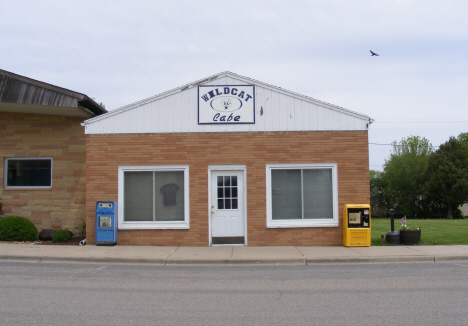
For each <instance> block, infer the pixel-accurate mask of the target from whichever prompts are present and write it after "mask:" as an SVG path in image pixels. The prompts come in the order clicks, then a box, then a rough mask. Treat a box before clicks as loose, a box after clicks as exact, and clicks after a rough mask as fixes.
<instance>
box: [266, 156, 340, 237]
mask: <svg viewBox="0 0 468 326" xmlns="http://www.w3.org/2000/svg"><path fill="white" fill-rule="evenodd" d="M266 171H267V227H273V228H279V227H315V226H338V207H337V206H338V204H337V203H338V198H337V197H338V192H337V189H336V188H337V184H338V182H337V172H336V171H337V165H336V163H329V164H268V165H267V166H266Z"/></svg>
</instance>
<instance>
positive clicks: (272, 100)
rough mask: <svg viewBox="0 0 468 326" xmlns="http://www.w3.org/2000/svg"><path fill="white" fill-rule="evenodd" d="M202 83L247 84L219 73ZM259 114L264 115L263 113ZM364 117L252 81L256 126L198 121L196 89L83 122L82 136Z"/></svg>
mask: <svg viewBox="0 0 468 326" xmlns="http://www.w3.org/2000/svg"><path fill="white" fill-rule="evenodd" d="M205 84H206V85H246V84H248V83H246V82H245V81H244V80H240V79H236V78H233V77H229V76H223V77H220V78H218V79H215V80H211V81H208V82H206V83H205ZM262 113H263V114H262ZM368 122H369V118H367V117H365V116H360V115H359V114H354V113H352V112H351V111H350V112H346V110H338V109H334V108H333V107H332V106H330V107H327V106H326V105H321V104H320V103H314V102H313V101H309V100H307V98H305V97H301V96H295V95H294V94H290V93H288V92H286V91H282V90H279V91H276V90H274V89H272V88H271V87H268V86H265V87H264V86H262V85H257V84H256V85H255V124H213V125H210V124H205V125H198V88H197V86H193V87H191V88H186V89H184V90H182V91H174V92H172V93H170V94H169V95H166V96H161V97H159V98H156V99H154V100H151V99H149V100H148V101H142V102H141V103H140V104H138V103H137V104H134V105H133V106H130V107H128V108H123V109H120V110H117V111H116V112H115V113H113V112H112V111H111V112H110V113H108V114H106V115H103V116H102V117H98V119H96V118H95V119H92V121H90V122H86V123H85V126H86V134H126V133H186V132H189V133H192V132H243V131H252V132H256V131H257V132H264V131H321V130H367V127H368V126H367V123H368Z"/></svg>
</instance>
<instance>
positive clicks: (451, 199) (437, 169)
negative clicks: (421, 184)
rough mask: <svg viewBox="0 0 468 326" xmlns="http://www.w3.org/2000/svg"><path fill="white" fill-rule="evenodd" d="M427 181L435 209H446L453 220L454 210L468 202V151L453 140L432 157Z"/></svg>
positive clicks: (428, 166)
mask: <svg viewBox="0 0 468 326" xmlns="http://www.w3.org/2000/svg"><path fill="white" fill-rule="evenodd" d="M426 179H427V182H426V185H425V189H426V191H427V195H428V199H429V200H430V201H431V203H432V207H435V208H436V207H440V208H445V209H446V210H447V218H448V219H453V211H454V209H457V207H458V206H460V205H463V204H464V203H466V202H468V147H467V146H465V145H464V144H463V143H462V142H460V141H459V140H457V139H456V138H454V137H450V139H449V140H448V141H447V142H446V143H444V144H442V145H441V146H440V148H439V149H438V150H437V151H436V152H434V153H433V154H432V155H431V156H430V157H429V159H428V165H427V170H426Z"/></svg>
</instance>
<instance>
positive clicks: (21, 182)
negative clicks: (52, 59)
mask: <svg viewBox="0 0 468 326" xmlns="http://www.w3.org/2000/svg"><path fill="white" fill-rule="evenodd" d="M106 112H107V111H106V110H105V109H103V108H102V107H101V106H100V105H98V104H97V103H96V102H94V101H93V100H92V99H91V98H89V97H88V96H86V95H85V94H81V93H77V92H74V91H71V90H68V89H65V88H62V87H58V86H54V85H50V84H47V83H44V82H41V81H37V80H34V79H31V78H27V77H24V76H20V75H17V74H14V73H11V72H8V71H5V70H0V157H1V160H2V164H1V165H0V183H1V185H2V186H1V188H0V200H1V202H2V203H3V211H4V212H5V216H7V215H18V216H23V217H26V218H28V219H30V220H31V221H32V222H33V223H34V224H35V225H36V226H37V228H38V229H39V230H42V229H60V228H68V229H69V230H70V231H72V232H76V230H75V228H77V227H80V226H81V224H82V223H83V222H84V220H85V200H86V197H85V192H86V173H85V161H86V140H85V135H84V128H83V126H81V123H82V122H83V121H85V120H87V119H89V118H92V117H96V116H99V115H101V114H103V113H106Z"/></svg>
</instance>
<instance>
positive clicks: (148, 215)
mask: <svg viewBox="0 0 468 326" xmlns="http://www.w3.org/2000/svg"><path fill="white" fill-rule="evenodd" d="M124 177H125V180H124V182H125V186H124V208H125V210H124V217H125V221H152V220H153V172H146V171H141V172H125V176H124Z"/></svg>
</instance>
